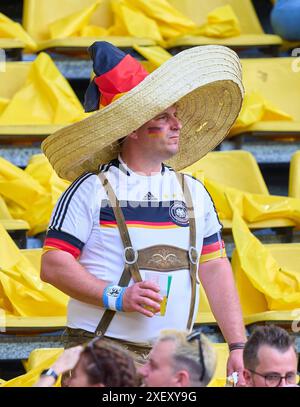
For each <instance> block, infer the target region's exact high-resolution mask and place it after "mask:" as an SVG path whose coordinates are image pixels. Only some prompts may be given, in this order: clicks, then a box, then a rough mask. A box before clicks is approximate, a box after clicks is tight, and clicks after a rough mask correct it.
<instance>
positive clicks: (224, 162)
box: [183, 150, 269, 195]
mask: <svg viewBox="0 0 300 407" xmlns="http://www.w3.org/2000/svg"><path fill="white" fill-rule="evenodd" d="M237 168H238V171H237ZM183 171H184V172H187V173H190V174H191V175H192V176H194V177H196V178H198V179H199V176H201V173H204V175H205V177H206V178H208V179H209V180H211V181H215V182H218V183H220V184H224V185H226V186H229V187H233V188H237V189H240V190H241V191H245V192H250V193H253V194H267V195H269V191H268V188H267V185H266V183H265V181H264V178H263V176H262V173H261V171H260V169H259V166H258V165H257V162H256V160H255V158H254V156H253V155H252V154H251V153H250V152H248V151H243V150H234V151H213V152H210V153H208V154H207V155H206V156H205V157H203V158H201V159H200V160H199V161H197V162H195V163H194V164H192V165H190V166H189V167H187V168H185V169H184V170H183ZM199 173H200V174H199ZM200 180H201V178H200Z"/></svg>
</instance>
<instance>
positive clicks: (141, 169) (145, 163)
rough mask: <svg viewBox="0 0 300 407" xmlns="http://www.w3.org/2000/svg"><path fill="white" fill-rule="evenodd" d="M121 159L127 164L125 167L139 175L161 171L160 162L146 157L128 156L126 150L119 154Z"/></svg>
mask: <svg viewBox="0 0 300 407" xmlns="http://www.w3.org/2000/svg"><path fill="white" fill-rule="evenodd" d="M120 157H121V160H122V161H123V162H124V163H125V164H126V165H127V167H128V168H129V169H130V170H132V171H134V172H135V173H137V174H139V175H145V176H150V175H155V174H157V173H159V172H160V171H161V168H162V162H161V161H155V160H153V159H151V160H147V158H146V157H134V159H133V158H132V157H130V155H129V154H126V152H122V153H121V154H120Z"/></svg>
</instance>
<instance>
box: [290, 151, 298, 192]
mask: <svg viewBox="0 0 300 407" xmlns="http://www.w3.org/2000/svg"><path fill="white" fill-rule="evenodd" d="M289 196H290V197H293V198H298V199H300V151H297V152H296V153H294V154H293V156H292V158H291V163H290V176H289Z"/></svg>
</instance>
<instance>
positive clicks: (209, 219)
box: [200, 186, 226, 263]
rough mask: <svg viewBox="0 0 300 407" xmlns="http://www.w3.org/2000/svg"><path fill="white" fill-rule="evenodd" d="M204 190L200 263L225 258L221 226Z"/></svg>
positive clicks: (213, 206) (208, 195) (211, 201)
mask: <svg viewBox="0 0 300 407" xmlns="http://www.w3.org/2000/svg"><path fill="white" fill-rule="evenodd" d="M203 188H204V189H205V193H204V218H205V219H204V239H203V246H202V252H201V256H200V263H204V262H206V261H209V260H214V259H218V258H221V257H226V251H225V245H224V241H223V239H222V224H221V223H220V221H219V218H218V214H217V211H216V208H215V205H214V202H213V200H212V198H211V196H210V194H209V193H208V191H207V190H206V188H205V187H204V186H203Z"/></svg>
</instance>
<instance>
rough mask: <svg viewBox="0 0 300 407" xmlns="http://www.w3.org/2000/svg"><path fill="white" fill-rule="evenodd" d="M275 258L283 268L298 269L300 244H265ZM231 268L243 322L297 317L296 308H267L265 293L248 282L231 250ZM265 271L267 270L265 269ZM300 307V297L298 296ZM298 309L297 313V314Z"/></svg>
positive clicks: (289, 319) (279, 321)
mask: <svg viewBox="0 0 300 407" xmlns="http://www.w3.org/2000/svg"><path fill="white" fill-rule="evenodd" d="M265 246H266V247H267V248H268V250H269V251H270V253H271V254H272V256H273V257H274V258H275V260H276V261H277V262H278V264H279V265H280V267H282V268H283V270H294V271H299V264H300V244H299V243H291V244H287V243H285V244H267V245H265ZM231 264H232V269H233V272H234V275H235V281H236V285H237V288H238V292H239V296H240V301H241V306H242V310H243V316H244V322H245V324H246V325H250V324H254V323H258V322H265V321H268V322H273V321H274V322H277V323H283V324H284V323H285V324H287V323H289V325H290V323H291V321H293V320H297V319H299V309H298V310H280V309H279V310H269V308H268V305H267V301H266V298H265V295H264V294H263V293H262V292H260V291H258V290H257V289H256V288H255V287H254V286H253V285H252V283H251V282H250V280H249V278H248V277H247V276H246V274H245V272H244V271H243V269H242V268H241V264H240V261H239V257H238V255H237V252H236V251H234V252H233V256H232V262H231ZM265 272H266V273H267V272H268V270H265ZM299 308H300V298H299ZM297 311H298V314H297Z"/></svg>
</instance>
